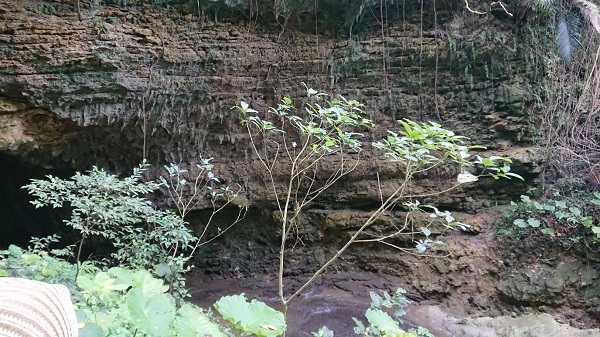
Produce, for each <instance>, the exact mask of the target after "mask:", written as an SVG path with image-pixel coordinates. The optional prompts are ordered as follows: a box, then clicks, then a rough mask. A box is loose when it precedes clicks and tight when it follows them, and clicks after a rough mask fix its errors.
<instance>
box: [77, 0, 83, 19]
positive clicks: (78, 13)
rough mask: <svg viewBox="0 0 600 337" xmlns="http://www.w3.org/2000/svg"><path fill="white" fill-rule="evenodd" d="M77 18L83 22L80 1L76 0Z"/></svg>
mask: <svg viewBox="0 0 600 337" xmlns="http://www.w3.org/2000/svg"><path fill="white" fill-rule="evenodd" d="M77 17H78V18H79V21H83V19H82V18H81V0H77Z"/></svg>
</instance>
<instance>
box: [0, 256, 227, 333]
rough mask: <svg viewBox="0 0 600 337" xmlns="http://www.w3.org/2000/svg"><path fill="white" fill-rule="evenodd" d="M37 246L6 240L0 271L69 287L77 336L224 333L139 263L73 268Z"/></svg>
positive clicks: (91, 264) (207, 316)
mask: <svg viewBox="0 0 600 337" xmlns="http://www.w3.org/2000/svg"><path fill="white" fill-rule="evenodd" d="M76 275H77V266H76V265H73V264H71V263H69V262H67V261H65V260H64V259H62V258H61V257H57V256H54V255H52V254H51V253H45V252H43V251H41V250H35V251H32V250H23V249H21V248H19V247H17V246H14V245H12V246H10V247H9V249H8V250H7V251H0V277H2V276H12V277H23V278H28V279H35V280H38V281H43V282H47V283H60V284H64V285H65V286H67V287H68V288H69V290H70V291H71V294H72V298H73V302H74V307H75V309H76V311H77V317H78V322H79V323H80V324H79V326H80V331H79V336H81V337H104V336H122V337H130V336H156V337H163V336H173V337H175V336H176V337H182V336H183V337H196V336H205V335H210V336H215V337H225V336H226V335H225V334H224V333H223V332H221V327H220V326H219V325H218V324H216V323H215V322H213V320H212V318H211V317H210V316H209V315H207V314H206V313H204V312H203V311H202V310H201V309H200V308H198V307H196V306H194V305H192V304H190V303H185V302H180V303H181V304H180V305H179V306H178V305H176V303H177V302H176V301H175V299H174V298H173V297H172V296H171V295H170V294H169V293H168V290H169V285H166V284H165V283H164V282H163V280H161V279H157V278H155V277H154V276H153V275H152V274H151V273H150V272H148V271H147V270H144V269H128V268H110V269H105V270H102V269H101V268H100V267H99V266H96V265H94V264H93V263H92V262H86V263H84V265H82V266H81V268H80V269H79V276H78V277H77V279H76V280H75V277H76Z"/></svg>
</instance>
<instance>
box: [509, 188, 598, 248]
mask: <svg viewBox="0 0 600 337" xmlns="http://www.w3.org/2000/svg"><path fill="white" fill-rule="evenodd" d="M511 205H512V208H511V209H509V210H507V211H505V212H504V217H505V218H506V219H507V220H508V222H509V223H510V224H512V225H513V226H514V230H510V229H508V230H505V231H504V232H505V233H508V234H510V233H512V235H517V236H520V237H523V236H529V237H531V236H534V237H535V238H538V240H539V241H550V242H553V243H557V244H559V245H560V246H562V247H564V248H576V249H578V250H585V248H584V247H586V246H590V244H597V243H600V225H599V224H598V221H597V220H595V219H597V218H598V215H599V214H600V192H588V191H585V190H574V191H571V192H569V194H568V195H561V193H560V192H559V191H555V192H554V193H553V195H552V197H543V198H540V199H539V200H534V199H532V198H531V197H529V196H527V195H522V196H521V200H520V201H519V202H512V203H511ZM538 234H539V235H538ZM536 235H538V236H536Z"/></svg>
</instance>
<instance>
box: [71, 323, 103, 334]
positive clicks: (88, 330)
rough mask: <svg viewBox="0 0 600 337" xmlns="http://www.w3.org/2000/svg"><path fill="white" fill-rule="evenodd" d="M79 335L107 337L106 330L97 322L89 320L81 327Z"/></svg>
mask: <svg viewBox="0 0 600 337" xmlns="http://www.w3.org/2000/svg"><path fill="white" fill-rule="evenodd" d="M78 336H79V337H105V336H106V332H104V330H103V329H102V327H101V326H99V325H98V324H96V323H92V322H87V323H84V324H82V326H81V327H80V328H79V334H78Z"/></svg>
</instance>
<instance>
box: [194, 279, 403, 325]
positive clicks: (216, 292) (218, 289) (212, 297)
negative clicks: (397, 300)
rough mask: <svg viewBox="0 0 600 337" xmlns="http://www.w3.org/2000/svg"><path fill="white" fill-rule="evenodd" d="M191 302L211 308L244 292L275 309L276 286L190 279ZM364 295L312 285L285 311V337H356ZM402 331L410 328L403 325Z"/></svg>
mask: <svg viewBox="0 0 600 337" xmlns="http://www.w3.org/2000/svg"><path fill="white" fill-rule="evenodd" d="M187 285H188V288H189V289H190V292H191V295H192V298H191V301H192V302H193V303H195V304H197V305H199V306H200V307H203V308H207V307H211V306H212V304H213V303H214V302H215V301H217V300H218V299H219V298H221V296H224V295H232V294H239V293H245V294H246V297H247V298H248V299H257V300H260V301H263V302H265V303H267V304H268V305H269V306H271V307H272V308H275V309H279V300H278V298H277V284H276V282H275V281H271V280H268V279H265V280H258V281H257V280H252V281H248V280H247V279H227V280H212V281H209V280H206V279H205V278H203V277H198V276H192V277H190V278H189V279H188V281H187ZM369 304H370V299H369V298H368V292H365V294H363V295H354V294H352V293H350V292H348V291H345V290H341V289H337V288H335V287H331V286H329V285H316V286H315V287H313V288H312V289H310V290H308V291H306V292H305V293H303V294H302V295H300V296H299V297H297V298H296V299H294V300H293V301H292V302H291V304H290V307H289V310H288V317H287V325H288V330H287V333H286V336H288V337H309V336H312V334H311V332H314V331H318V330H319V329H320V328H321V327H323V326H327V327H328V328H329V329H330V330H332V331H333V332H334V334H335V336H341V337H345V336H357V335H356V334H354V326H355V324H354V321H353V320H352V317H356V318H357V319H359V320H362V321H363V322H365V323H366V319H365V318H364V313H365V310H366V309H367V308H368V307H369ZM404 325H405V328H408V327H412V326H413V325H412V324H410V323H408V322H404Z"/></svg>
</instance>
